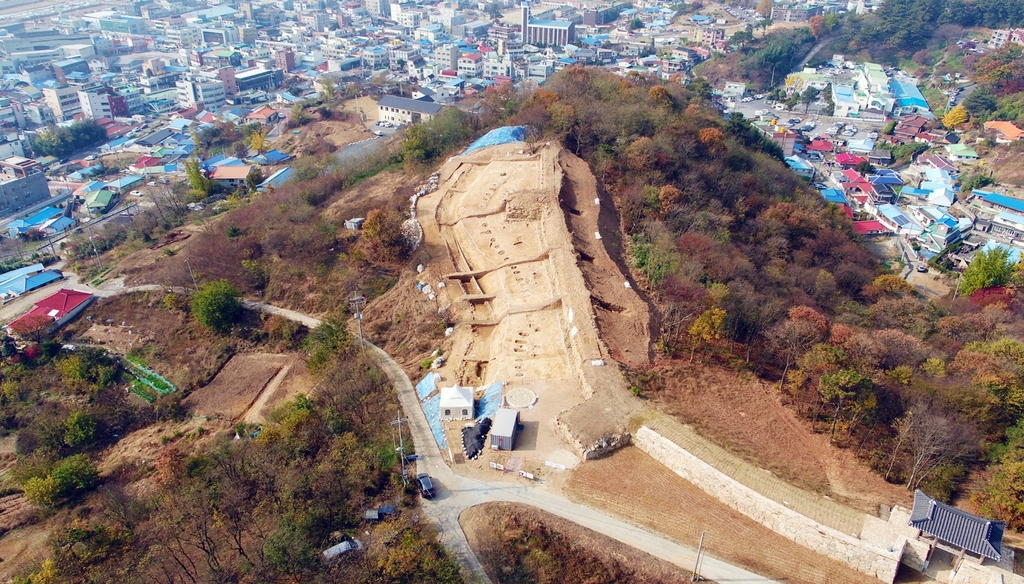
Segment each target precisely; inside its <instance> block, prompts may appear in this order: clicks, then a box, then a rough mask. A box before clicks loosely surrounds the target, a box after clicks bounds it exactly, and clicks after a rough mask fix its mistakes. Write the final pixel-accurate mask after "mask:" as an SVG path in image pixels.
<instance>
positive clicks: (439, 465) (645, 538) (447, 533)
mask: <svg viewBox="0 0 1024 584" xmlns="http://www.w3.org/2000/svg"><path fill="white" fill-rule="evenodd" d="M68 286H72V287H74V288H77V289H79V290H83V291H89V292H92V293H94V294H96V295H97V296H99V297H103V298H107V297H111V296H114V295H117V294H124V293H128V292H138V291H156V290H164V289H166V287H164V286H159V285H146V286H135V287H125V286H124V282H123V280H120V281H118V280H112V281H108V282H106V283H104V285H103V286H101V287H99V288H95V287H92V286H89V285H86V284H82V283H81V282H79V281H78V278H77V277H76V276H74V275H69V277H68V278H67V279H66V280H64V281H62V282H59V283H55V284H53V285H51V286H47V287H45V288H42V289H40V290H37V291H35V292H33V293H32V294H29V295H26V296H24V297H23V298H21V299H18V301H16V303H17V306H16V305H15V304H14V303H12V304H9V305H8V306H5V307H4V308H3V310H2V311H0V316H4V315H3V313H4V312H8V313H10V312H16V311H17V310H22V311H24V310H27V309H28V307H30V306H31V303H32V302H34V301H35V300H38V299H40V298H42V297H45V296H46V295H48V294H50V293H52V292H53V291H54V290H55V288H59V287H68ZM23 305H24V306H23ZM243 305H244V306H245V307H246V308H248V309H250V310H259V311H263V312H267V313H270V314H276V315H280V316H283V317H285V318H288V319H290V320H293V321H296V322H299V323H301V324H303V325H305V326H307V327H310V328H313V327H316V326H318V325H319V324H320V320H319V319H317V318H315V317H312V316H310V315H308V314H303V313H301V312H297V311H294V310H289V309H286V308H280V307H277V306H273V305H270V304H265V303H260V302H254V301H250V300H246V301H244V302H243ZM5 318H11V316H10V315H7V316H6V317H5ZM364 347H365V349H366V350H367V351H369V352H370V354H371V355H372V356H373V357H374V359H375V360H376V361H377V363H378V365H379V366H380V367H381V369H383V370H384V373H385V374H386V375H387V376H388V378H389V379H390V380H391V382H392V384H393V385H394V387H395V390H396V392H397V393H398V398H399V401H400V403H401V406H402V409H403V410H404V411H405V415H406V417H407V418H408V419H409V428H410V431H411V433H412V437H413V440H414V443H415V444H417V445H419V448H418V449H417V452H416V453H417V455H418V458H417V460H416V472H417V473H427V474H429V475H430V476H431V477H433V478H434V479H435V485H436V487H437V496H436V497H435V499H434V500H432V501H424V502H423V510H424V513H425V514H426V515H427V517H429V518H430V519H431V520H432V521H433V522H434V523H435V525H436V526H437V529H438V533H439V535H440V538H441V541H442V542H443V543H444V545H445V547H446V548H447V549H448V550H449V551H450V553H452V554H453V555H454V556H455V557H456V558H457V559H458V561H459V562H460V564H462V566H463V567H464V568H465V569H466V570H467V571H468V572H469V573H470V574H472V575H473V580H474V581H482V582H490V579H489V578H488V577H487V575H486V573H485V572H484V570H483V567H482V566H481V565H480V561H479V560H478V559H477V557H476V555H475V554H474V553H473V550H472V549H471V548H470V547H469V542H468V541H467V540H466V535H465V533H464V532H463V531H462V527H461V525H460V524H459V515H461V514H462V511H464V510H465V509H467V508H469V507H473V506H475V505H480V504H482V503H487V502H491V501H507V502H512V503H522V504H526V505H532V506H534V507H536V508H538V509H541V510H543V511H546V512H548V513H552V514H554V515H557V516H559V517H562V518H565V519H568V520H570V521H573V522H575V523H578V524H579V525H582V526H583V527H586V528H589V529H592V530H594V531H596V532H598V533H601V534H604V535H607V536H608V537H611V538H613V539H616V540H618V541H620V542H622V543H624V544H626V545H629V546H632V547H634V548H637V549H639V550H642V551H644V552H646V553H649V554H651V555H652V556H655V557H657V558H660V559H662V560H665V561H668V562H671V563H672V564H674V565H676V566H679V567H681V568H683V569H686V570H692V569H693V566H694V562H695V560H696V557H697V552H696V550H694V549H692V548H690V547H686V546H682V545H679V544H678V543H676V542H674V541H671V540H669V539H668V538H665V537H663V536H660V535H657V534H654V533H651V532H649V531H647V530H645V529H642V528H640V527H637V526H635V525H632V524H629V523H626V522H624V521H622V520H620V519H617V518H615V517H613V516H611V515H608V514H606V513H604V512H602V511H599V510H597V509H593V508H590V507H585V506H583V505H579V504H577V503H573V502H572V501H570V500H569V499H567V498H565V497H564V496H562V495H561V494H558V493H554V492H551V491H550V490H548V489H547V488H546V487H545V486H544V485H543V484H538V485H524V484H516V483H509V482H500V481H483V480H479V479H475V478H470V477H466V476H462V475H459V474H458V473H456V472H454V471H453V470H452V469H451V467H449V466H448V464H446V463H445V460H444V458H443V455H442V453H441V451H440V450H439V449H438V447H437V443H436V442H435V441H434V438H433V435H432V434H431V432H430V428H429V426H428V424H427V419H426V416H425V415H424V413H423V409H422V408H421V407H420V404H419V400H418V398H417V396H416V391H415V388H414V387H413V384H412V382H411V381H410V380H409V377H408V376H407V375H406V374H405V372H404V371H403V370H402V368H401V367H400V366H399V365H398V363H397V362H395V360H394V359H392V358H391V356H389V355H388V354H387V353H385V352H384V351H383V350H382V349H380V348H379V347H377V346H376V345H374V344H372V343H370V342H368V341H364ZM624 496H628V495H626V494H624ZM701 576H703V577H704V578H707V579H710V580H714V581H716V582H720V583H727V582H729V583H732V582H736V583H746V582H758V583H765V582H773V580H771V579H769V578H765V577H763V576H760V575H758V574H754V573H753V572H750V571H748V570H745V569H743V568H741V567H739V566H734V565H732V564H729V563H727V562H724V561H721V560H718V559H715V558H712V557H708V556H705V557H704V559H703V561H702V568H701Z"/></svg>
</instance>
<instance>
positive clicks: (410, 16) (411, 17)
mask: <svg viewBox="0 0 1024 584" xmlns="http://www.w3.org/2000/svg"><path fill="white" fill-rule="evenodd" d="M422 19H423V13H422V12H420V11H419V10H403V11H402V12H401V13H400V14H399V15H398V16H397V17H395V21H396V22H397V23H398V24H399V25H400V26H407V27H409V28H416V27H417V26H419V25H420V21H421V20H422Z"/></svg>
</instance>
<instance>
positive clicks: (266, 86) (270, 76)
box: [235, 68, 284, 93]
mask: <svg viewBox="0 0 1024 584" xmlns="http://www.w3.org/2000/svg"><path fill="white" fill-rule="evenodd" d="M282 83H284V71H282V70H281V69H277V68H272V69H249V70H246V71H235V84H236V85H237V88H238V92H239V93H241V92H245V91H250V90H253V89H262V90H263V91H269V90H271V89H276V88H278V87H280V86H281V84H282Z"/></svg>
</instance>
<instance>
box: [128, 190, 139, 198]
mask: <svg viewBox="0 0 1024 584" xmlns="http://www.w3.org/2000/svg"><path fill="white" fill-rule="evenodd" d="M128 194H129V195H131V196H133V197H141V196H142V191H132V192H130V193H128Z"/></svg>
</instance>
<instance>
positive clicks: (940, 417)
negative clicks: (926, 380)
mask: <svg viewBox="0 0 1024 584" xmlns="http://www.w3.org/2000/svg"><path fill="white" fill-rule="evenodd" d="M915 410H916V411H915V413H914V415H913V416H912V417H911V421H910V427H909V428H908V429H907V432H908V436H907V438H908V440H907V448H908V450H909V453H910V472H909V475H910V476H909V478H908V479H907V489H908V490H913V489H916V488H918V487H919V486H920V485H921V483H922V482H923V481H924V480H925V479H926V478H928V476H929V475H931V473H932V472H933V471H934V470H935V469H936V468H938V467H940V466H942V465H944V464H947V463H950V462H954V461H956V460H959V459H962V458H965V457H967V456H970V455H972V454H974V453H975V452H977V450H978V437H977V435H976V433H975V430H974V428H973V427H971V426H969V425H967V424H964V423H961V422H958V421H956V420H954V419H953V418H952V417H951V416H948V415H946V414H945V413H943V412H939V411H936V410H934V409H932V407H931V406H929V405H926V404H924V403H921V404H918V407H917V408H915Z"/></svg>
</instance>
